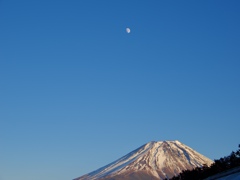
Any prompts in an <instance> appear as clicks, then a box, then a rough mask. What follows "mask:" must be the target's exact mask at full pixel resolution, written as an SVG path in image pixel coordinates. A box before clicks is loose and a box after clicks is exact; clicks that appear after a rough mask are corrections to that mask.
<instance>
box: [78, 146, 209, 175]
mask: <svg viewBox="0 0 240 180" xmlns="http://www.w3.org/2000/svg"><path fill="white" fill-rule="evenodd" d="M203 164H207V165H210V164H212V160H210V159H208V158H206V157H205V156H203V155H201V154H199V153H198V152H196V151H194V150H193V149H191V148H190V147H188V146H186V145H184V144H182V143H180V142H179V141H158V142H149V143H147V144H145V145H143V146H141V147H139V148H138V149H136V150H134V151H132V152H130V153H129V154H127V155H125V156H123V157H122V158H120V159H118V160H117V161H114V162H113V163H111V164H108V165H107V166H104V167H102V168H100V169H98V170H96V171H93V172H91V173H89V174H86V175H84V176H81V177H79V178H76V179H74V180H95V179H102V180H118V179H126V180H127V179H129V180H134V179H141V180H144V179H147V180H150V179H152V180H157V179H158V180H159V179H165V178H167V177H168V178H170V177H172V176H174V175H177V174H179V173H180V172H181V171H182V170H186V169H193V168H195V167H199V166H202V165H203Z"/></svg>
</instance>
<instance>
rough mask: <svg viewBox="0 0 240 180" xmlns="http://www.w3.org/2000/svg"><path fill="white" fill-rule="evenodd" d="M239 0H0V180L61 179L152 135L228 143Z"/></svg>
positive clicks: (239, 46)
mask: <svg viewBox="0 0 240 180" xmlns="http://www.w3.org/2000/svg"><path fill="white" fill-rule="evenodd" d="M239 8H240V1H239V0H236V1H234V0H231V1H227V0H225V1H222V0H211V1H192V0H191V1H161V0H151V1H148V0H72V1H67V0H41V1H33V0H21V1H19V0H0V180H16V179H19V180H43V179H44V180H67V179H69V180H70V179H73V178H76V177H78V176H81V175H83V174H85V173H88V172H91V171H93V170H95V169H97V168H99V167H101V166H103V165H106V164H108V163H110V162H112V161H114V160H116V159H117V158H120V157H121V156H123V155H125V154H126V153H128V152H130V151H132V150H134V149H136V148H138V147H139V146H141V145H143V144H145V143H147V142H149V141H152V140H154V141H158V140H179V141H181V142H182V143H184V144H186V145H188V146H190V147H192V148H193V149H195V150H197V151H198V152H200V153H202V154H204V155H205V156H207V157H209V158H211V159H217V158H220V157H222V156H227V155H229V154H230V152H231V151H232V150H234V151H235V150H236V149H237V146H238V144H239V143H240V138H239V137H240V136H239V135H240V133H239V127H240V23H239V22H240V11H239ZM126 27H130V28H131V33H130V34H127V33H126V31H125V29H126Z"/></svg>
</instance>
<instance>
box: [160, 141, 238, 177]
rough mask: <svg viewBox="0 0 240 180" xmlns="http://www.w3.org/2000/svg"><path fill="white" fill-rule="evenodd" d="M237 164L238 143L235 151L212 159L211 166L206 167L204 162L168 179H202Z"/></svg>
mask: <svg viewBox="0 0 240 180" xmlns="http://www.w3.org/2000/svg"><path fill="white" fill-rule="evenodd" d="M238 166H240V144H239V145H238V150H237V151H232V153H231V154H230V155H229V156H226V157H223V158H220V159H217V160H214V163H213V164H212V165H211V166H209V167H208V166H207V165H206V164H204V165H203V166H202V167H196V168H194V169H192V170H184V171H182V172H181V173H180V174H179V175H178V176H174V177H172V178H171V179H170V180H193V179H194V180H202V179H205V178H207V177H209V176H213V175H215V174H218V173H221V172H223V171H226V170H229V169H232V168H235V167H238ZM165 180H167V179H165Z"/></svg>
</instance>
